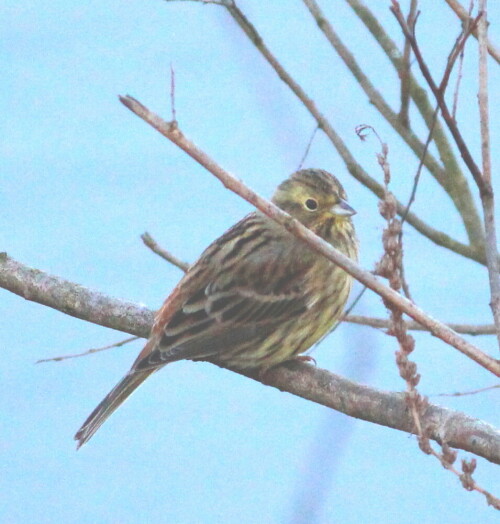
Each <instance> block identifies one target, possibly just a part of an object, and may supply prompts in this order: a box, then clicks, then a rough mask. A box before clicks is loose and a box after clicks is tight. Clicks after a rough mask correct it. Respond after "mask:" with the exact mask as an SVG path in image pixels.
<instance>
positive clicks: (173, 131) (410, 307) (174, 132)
mask: <svg viewBox="0 0 500 524" xmlns="http://www.w3.org/2000/svg"><path fill="white" fill-rule="evenodd" d="M120 101H121V102H122V103H123V104H124V105H125V106H126V107H127V108H128V109H130V111H132V112H133V113H135V114H136V115H137V116H139V117H140V118H142V119H143V120H144V121H145V122H147V123H148V124H149V125H151V126H152V127H153V128H154V129H156V130H157V131H158V132H159V133H161V134H162V135H163V136H165V137H166V138H168V139H169V140H170V141H172V142H173V143H174V144H175V145H177V146H178V147H179V148H180V149H182V150H183V151H185V152H186V153H187V154H188V155H189V156H190V157H191V158H193V159H194V160H196V162H198V163H199V164H201V165H202V166H203V167H205V168H206V169H207V170H208V171H209V172H210V173H212V174H213V175H214V176H215V177H216V178H218V179H219V180H220V181H221V182H222V184H223V185H224V186H225V187H226V188H228V189H229V190H231V191H233V192H234V193H236V194H238V195H240V196H241V197H242V198H244V199H245V200H246V201H247V202H250V203H251V204H252V205H254V206H255V207H256V208H258V209H259V210H260V211H262V212H263V213H265V214H266V215H268V216H269V217H270V218H272V219H273V220H275V221H276V222H278V223H280V224H281V225H282V226H284V227H285V228H286V229H287V230H289V231H290V232H291V233H292V234H294V235H295V236H296V237H297V238H299V239H300V240H302V241H303V242H306V243H307V244H308V245H309V246H310V247H311V248H312V249H314V250H315V251H317V252H318V253H321V254H322V255H324V256H325V257H327V258H328V259H329V260H331V261H332V262H334V263H335V264H337V265H338V266H340V267H341V268H342V269H344V270H345V271H347V272H348V273H349V274H351V275H352V276H353V277H354V278H356V279H357V280H359V281H360V282H361V283H363V284H364V285H366V286H367V287H369V288H370V289H372V290H373V291H375V292H376V293H377V294H379V295H380V296H382V297H383V298H385V299H386V300H388V301H389V302H391V303H392V304H394V305H395V306H397V307H398V308H399V309H400V310H401V311H403V312H404V313H406V314H407V315H409V316H410V317H412V318H413V319H414V320H416V321H417V322H420V323H421V324H423V325H425V326H426V327H427V328H429V330H430V331H431V332H432V333H433V334H434V335H435V336H437V337H438V338H440V339H442V340H443V341H445V342H446V343H447V344H449V345H451V346H453V347H455V348H456V349H458V350H459V351H460V352H462V353H463V354H465V355H467V356H468V357H469V358H471V359H472V360H474V361H475V362H477V363H478V364H480V365H481V366H483V367H484V368H486V369H488V370H489V371H491V372H492V373H494V374H495V375H497V376H500V362H498V361H496V360H495V359H493V358H492V357H490V356H489V355H487V354H486V353H484V352H483V351H481V350H480V349H479V348H477V347H476V346H474V345H473V344H470V343H469V342H467V341H466V340H465V339H463V338H462V337H460V336H459V335H458V334H457V333H455V331H453V330H452V329H450V328H449V327H447V326H445V325H444V324H442V323H441V322H439V321H437V320H435V319H434V318H432V317H430V316H429V315H427V314H426V313H425V312H424V311H422V310H421V309H420V308H419V307H417V306H416V305H415V304H413V303H412V302H410V301H409V300H407V299H406V298H404V297H402V296H401V295H399V294H398V293H396V292H395V291H393V290H392V289H390V288H388V287H387V286H384V285H383V284H382V283H381V282H380V281H379V280H378V279H377V278H375V277H374V276H373V275H372V274H371V273H369V272H367V271H364V270H363V269H361V268H360V267H359V266H358V265H357V264H355V263H354V262H353V261H352V260H351V259H350V258H348V257H346V256H345V255H344V254H343V253H341V252H340V251H338V250H337V249H335V248H334V247H333V246H331V245H330V244H328V243H327V242H325V241H324V240H322V239H321V238H320V237H318V236H316V235H315V234H314V233H313V232H312V231H311V230H310V229H307V228H306V227H304V226H303V225H302V224H301V223H300V222H299V221H297V220H295V219H293V218H292V217H291V216H290V215H288V214H287V213H285V212H284V211H282V210H281V209H280V208H278V207H277V206H275V205H274V204H272V203H271V202H269V201H268V200H265V199H264V198H262V197H261V196H259V195H257V194H256V193H255V192H253V191H252V190H251V189H250V188H248V187H247V186H245V185H244V184H243V183H242V182H241V181H240V180H238V179H236V178H235V177H234V176H233V175H231V174H229V173H228V172H227V171H225V170H224V169H222V168H221V167H220V166H219V165H218V164H217V163H216V162H215V161H214V160H213V159H212V158H210V157H209V156H208V155H207V154H206V153H205V152H204V151H202V150H201V149H200V148H198V147H197V146H196V145H195V144H194V143H193V142H191V141H190V140H188V139H187V138H186V137H185V136H184V135H183V134H182V132H181V131H180V130H179V128H178V126H177V124H176V123H172V122H170V123H169V122H165V121H164V120H162V119H161V118H160V117H159V116H158V115H156V114H154V113H152V112H151V111H150V110H149V109H148V108H146V107H145V106H144V105H142V104H141V103H140V102H138V101H137V100H135V99H134V98H132V97H130V96H126V97H123V96H121V97H120Z"/></svg>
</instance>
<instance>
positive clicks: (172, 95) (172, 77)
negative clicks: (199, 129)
mask: <svg viewBox="0 0 500 524" xmlns="http://www.w3.org/2000/svg"><path fill="white" fill-rule="evenodd" d="M170 109H171V111H172V122H176V121H177V117H176V114H175V70H174V66H173V65H172V64H170Z"/></svg>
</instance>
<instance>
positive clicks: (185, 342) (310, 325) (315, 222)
mask: <svg viewBox="0 0 500 524" xmlns="http://www.w3.org/2000/svg"><path fill="white" fill-rule="evenodd" d="M273 202H274V203H275V204H276V205H277V206H279V207H280V208H281V209H283V210H284V211H286V212H287V213H289V214H290V215H292V216H293V217H294V218H296V219H298V220H300V222H302V223H303V224H304V225H305V226H306V227H308V228H309V229H311V230H312V231H314V232H315V233H316V234H317V235H319V236H320V237H322V238H323V239H324V240H326V241H327V242H329V243H330V244H332V245H333V246H335V247H336V248H337V249H339V250H340V251H342V252H343V253H344V254H346V255H347V256H349V257H351V258H353V259H356V258H357V241H356V235H355V232H354V226H353V224H352V221H351V219H350V217H351V215H353V214H354V213H355V211H354V210H353V209H352V208H351V206H349V204H348V203H347V202H346V194H345V192H344V189H343V187H342V185H341V184H340V182H339V181H338V180H337V179H336V178H335V177H334V176H333V175H331V174H329V173H327V172H326V171H323V170H320V169H305V170H302V171H297V172H296V173H293V174H292V175H291V176H290V177H289V178H288V179H287V180H285V181H284V182H282V183H281V184H280V185H279V186H278V189H277V190H276V192H275V194H274V196H273ZM350 289H351V277H350V276H349V275H348V274H347V273H346V272H345V271H344V270H343V269H341V268H339V267H338V266H336V265H335V264H333V263H332V262H330V261H329V260H327V259H326V258H324V257H323V256H322V255H319V254H318V253H316V252H314V251H312V250H311V249H309V248H308V247H307V246H306V245H305V244H304V243H303V242H301V241H300V240H298V239H296V238H295V237H294V236H293V235H292V234H291V233H289V232H288V231H286V230H285V229H284V228H283V227H282V226H280V225H279V224H277V223H276V222H274V221H273V220H271V219H270V218H268V217H267V216H265V215H263V214H262V213H260V212H259V211H254V212H253V213H250V214H249V215H248V216H246V217H245V218H244V219H243V220H241V221H240V222H238V223H237V224H236V225H234V226H233V227H232V228H231V229H229V230H228V231H227V232H226V233H224V234H223V235H222V236H221V237H220V238H219V239H217V240H216V241H215V242H214V243H213V244H211V245H210V246H209V247H208V248H207V249H206V250H205V251H204V252H203V254H202V255H201V257H200V258H199V260H198V261H197V262H196V263H195V264H193V265H192V266H191V267H190V268H189V270H188V271H187V273H186V275H185V276H184V278H183V279H182V280H181V281H180V282H179V284H178V285H177V286H176V287H175V289H174V290H173V291H172V293H171V294H170V296H169V297H168V298H167V300H166V301H165V303H164V304H163V306H162V308H161V309H160V310H159V311H158V313H157V315H156V319H155V322H154V325H153V329H152V331H151V336H150V338H149V340H148V342H147V344H146V345H145V347H144V349H143V350H142V351H141V353H140V354H139V356H138V357H137V359H136V361H135V362H134V364H133V366H132V368H131V370H130V371H129V372H128V374H127V375H125V377H124V378H123V379H122V380H121V381H120V382H119V383H118V384H117V385H116V386H115V388H114V389H113V390H112V391H111V392H110V393H109V394H108V395H107V397H106V398H104V400H103V401H102V402H101V403H100V404H99V405H98V406H97V408H96V409H95V410H94V411H93V412H92V413H91V415H90V416H89V417H88V419H87V420H86V421H85V423H84V424H83V426H82V427H81V428H80V429H79V430H78V432H77V433H76V435H75V439H76V440H78V447H80V446H81V445H83V444H85V442H87V441H88V440H89V439H90V438H91V437H92V435H93V434H94V433H95V432H96V431H97V430H98V429H99V427H100V426H101V424H102V423H103V422H104V421H105V420H106V419H107V418H108V417H109V416H110V415H111V413H113V411H115V409H116V408H117V407H118V406H119V405H120V404H121V403H122V402H123V401H124V400H125V399H126V398H127V397H128V396H129V395H130V394H131V393H132V392H133V391H134V390H135V389H136V388H137V387H138V386H139V385H140V384H141V383H142V382H144V380H145V379H146V378H147V377H148V376H149V375H151V374H152V373H154V372H155V371H158V370H159V369H160V368H161V367H163V366H164V365H165V364H168V363H170V362H174V361H176V360H183V359H189V360H196V359H205V360H210V361H212V362H216V363H221V364H225V365H227V366H229V367H233V368H235V369H250V368H255V369H260V370H262V371H265V370H266V369H268V368H270V367H271V366H274V365H276V364H279V363H280V362H284V361H285V360H290V359H293V358H294V357H296V356H297V355H299V354H300V353H303V352H304V351H306V350H307V349H308V348H310V347H311V346H312V345H313V344H314V343H315V342H317V341H318V340H319V339H320V338H321V337H322V336H323V335H325V334H326V333H327V332H328V331H329V330H330V329H332V327H333V326H334V325H335V324H336V323H337V322H338V320H339V318H340V317H341V315H342V313H343V309H344V306H345V303H346V301H347V298H348V296H349V291H350Z"/></svg>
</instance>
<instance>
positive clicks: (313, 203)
mask: <svg viewBox="0 0 500 524" xmlns="http://www.w3.org/2000/svg"><path fill="white" fill-rule="evenodd" d="M305 205H306V208H307V209H309V211H316V209H318V202H317V200H314V198H308V199H307V200H306V201H305Z"/></svg>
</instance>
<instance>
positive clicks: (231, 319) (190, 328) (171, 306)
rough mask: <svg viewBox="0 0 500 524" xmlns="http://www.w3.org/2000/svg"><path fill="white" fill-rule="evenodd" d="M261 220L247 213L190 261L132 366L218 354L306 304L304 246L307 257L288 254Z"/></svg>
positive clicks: (261, 333) (280, 239) (138, 367)
mask: <svg viewBox="0 0 500 524" xmlns="http://www.w3.org/2000/svg"><path fill="white" fill-rule="evenodd" d="M259 220H263V219H262V218H260V217H258V216H256V215H254V214H252V215H249V216H248V217H246V218H245V219H244V220H243V221H241V222H240V223H238V224H237V225H236V226H234V227H233V228H232V229H230V230H229V231H228V232H227V233H226V234H225V235H223V236H222V237H221V238H219V239H218V240H217V241H216V242H215V243H214V244H212V245H211V246H210V247H209V248H208V249H207V250H206V251H205V252H204V254H203V255H202V256H201V258H200V259H199V260H198V262H197V263H196V264H195V265H194V266H192V267H191V268H190V269H189V271H188V273H187V274H186V276H185V277H184V279H183V280H181V282H180V283H179V285H178V286H177V288H176V289H175V290H174V292H173V293H172V294H171V295H170V297H169V298H168V299H167V301H166V302H165V304H164V305H163V307H162V309H161V310H160V311H159V313H158V315H157V319H156V321H155V326H154V328H153V331H152V336H151V338H150V341H149V342H148V344H147V345H146V347H145V348H144V350H143V351H142V352H141V354H140V355H139V357H138V359H137V360H136V362H135V364H134V367H133V369H134V370H137V371H139V370H146V369H152V368H157V367H160V366H162V365H164V364H166V363H168V362H173V361H176V360H182V359H200V358H210V357H213V356H216V355H218V354H220V353H222V352H224V351H225V350H231V349H234V347H237V346H238V345H239V344H242V343H247V342H248V341H249V340H252V339H257V338H258V337H264V336H265V335H266V334H267V333H270V332H272V331H273V330H274V329H275V328H276V326H277V325H279V324H280V323H281V322H283V321H284V320H285V319H286V320H290V319H293V318H294V317H296V316H298V315H300V314H301V313H303V312H304V311H305V310H306V309H307V299H306V296H305V293H304V289H303V287H304V286H303V284H304V279H305V276H306V274H307V271H308V269H309V265H308V263H307V260H306V259H307V248H304V250H305V253H306V254H305V255H304V257H294V260H292V261H290V260H285V259H284V257H286V256H288V255H289V253H288V252H287V250H288V249H289V248H288V245H287V242H283V236H280V235H279V233H276V232H273V231H269V230H266V229H264V230H263V228H262V224H261V223H260V222H259ZM257 233H259V234H257ZM242 239H243V240H242ZM236 254H238V255H239V256H238V257H237V261H236V260H235V261H234V263H231V262H233V260H232V258H235V257H236Z"/></svg>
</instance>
